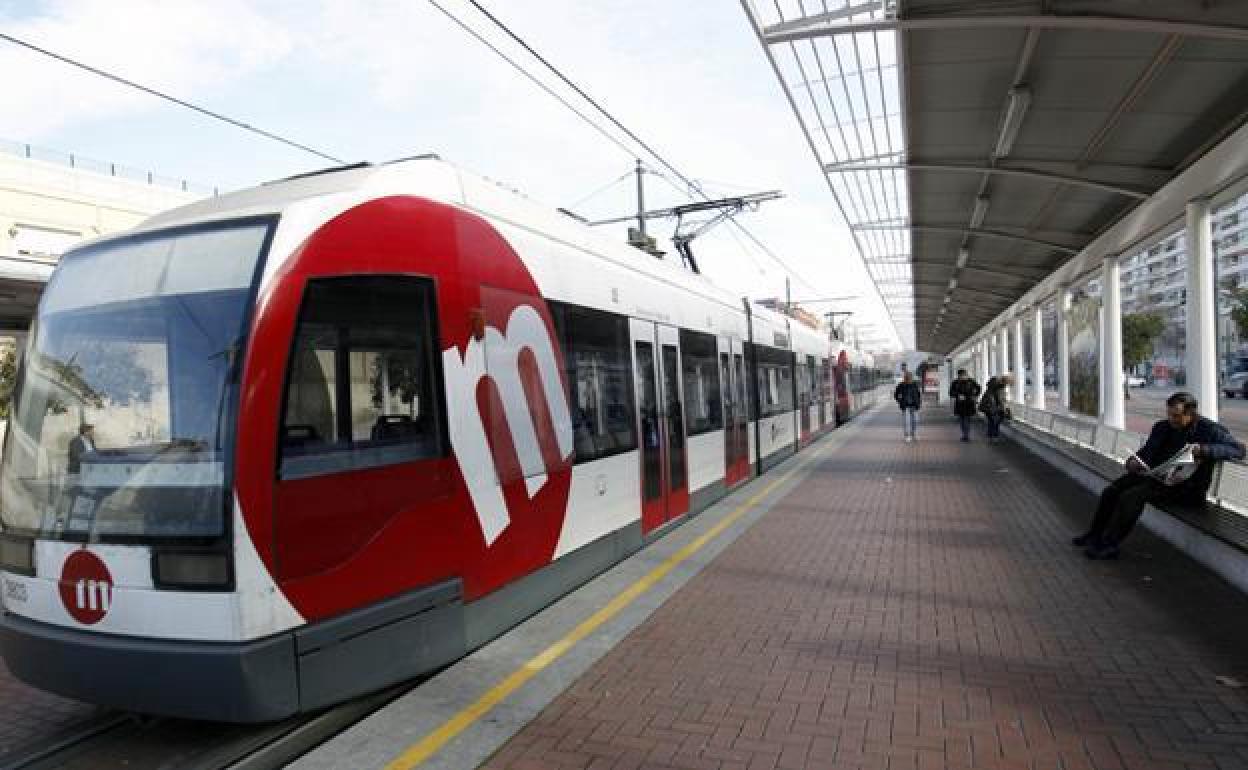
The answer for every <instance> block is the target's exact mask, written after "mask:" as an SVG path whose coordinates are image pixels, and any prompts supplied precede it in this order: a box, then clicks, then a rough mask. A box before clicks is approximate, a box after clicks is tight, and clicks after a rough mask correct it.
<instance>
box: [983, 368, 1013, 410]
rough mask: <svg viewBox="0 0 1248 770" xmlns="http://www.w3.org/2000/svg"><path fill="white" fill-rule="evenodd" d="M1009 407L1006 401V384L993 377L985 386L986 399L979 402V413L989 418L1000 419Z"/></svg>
mask: <svg viewBox="0 0 1248 770" xmlns="http://www.w3.org/2000/svg"><path fill="white" fill-rule="evenodd" d="M1008 408H1009V407H1008V406H1007V405H1006V401H1005V383H1004V382H1002V381H1001V380H999V379H997V378H996V377H993V378H991V379H989V380H988V382H987V384H985V385H984V397H983V398H981V399H980V400H979V411H981V412H983V413H984V414H985V415H987V416H988V417H994V418H999V417H1001V416H1003V415H1004V414H1005V412H1006V410H1007V409H1008Z"/></svg>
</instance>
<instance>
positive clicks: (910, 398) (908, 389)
mask: <svg viewBox="0 0 1248 770" xmlns="http://www.w3.org/2000/svg"><path fill="white" fill-rule="evenodd" d="M893 400H894V401H896V402H897V406H899V407H901V408H902V409H919V408H920V407H922V406H923V394H922V393H920V392H919V383H917V382H899V383H897V387H896V388H893Z"/></svg>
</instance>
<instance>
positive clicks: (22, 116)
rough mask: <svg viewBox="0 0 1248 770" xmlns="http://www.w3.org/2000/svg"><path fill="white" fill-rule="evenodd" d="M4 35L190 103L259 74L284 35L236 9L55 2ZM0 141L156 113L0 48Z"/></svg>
mask: <svg viewBox="0 0 1248 770" xmlns="http://www.w3.org/2000/svg"><path fill="white" fill-rule="evenodd" d="M0 26H2V27H3V28H4V30H5V31H6V33H8V34H11V35H12V36H14V37H17V38H20V39H23V40H26V41H27V42H30V43H32V44H34V45H38V46H40V47H43V48H47V49H49V50H52V51H55V52H57V53H61V54H64V55H66V56H69V57H72V58H74V59H77V60H79V61H82V62H84V63H86V64H89V65H91V66H94V67H98V68H100V69H103V70H107V71H111V72H114V73H116V74H118V75H120V76H122V77H127V78H130V79H133V80H135V81H137V82H139V83H142V84H144V85H148V86H150V87H153V88H156V89H158V90H166V91H168V92H171V93H173V94H174V95H178V96H184V97H191V98H194V97H195V96H202V95H204V94H208V93H211V92H212V91H213V90H214V89H216V88H218V87H220V86H221V85H222V84H224V83H226V82H229V81H232V80H235V79H237V78H239V77H242V76H243V75H245V74H247V73H249V72H252V71H254V70H256V69H258V68H260V67H263V66H265V65H266V64H269V63H271V62H273V61H275V60H277V59H279V58H281V57H282V56H283V55H285V54H286V53H287V52H288V51H289V50H290V47H291V42H290V39H289V37H288V36H287V34H286V33H285V32H284V31H283V29H282V28H281V27H280V26H277V25H275V24H273V23H272V22H271V21H269V20H267V19H265V18H264V17H263V16H261V15H260V14H259V13H257V12H256V11H255V10H253V8H251V7H250V4H249V3H247V2H245V1H244V0H220V1H219V2H213V3H207V2H195V3H189V2H188V3H184V2H160V1H159V0H57V2H53V3H49V4H48V5H47V6H46V7H45V8H43V9H41V10H40V11H38V12H36V13H34V14H28V15H25V16H23V17H21V18H10V19H6V18H4V16H3V15H0ZM0 72H4V73H9V74H11V76H8V77H6V78H5V83H4V88H3V89H0V136H5V137H10V138H14V139H21V140H28V141H35V142H38V141H39V139H40V138H41V137H42V136H44V135H46V134H48V133H50V132H52V131H55V130H58V129H61V128H63V127H66V126H73V125H75V124H82V123H86V122H89V121H92V120H97V119H100V118H110V117H134V116H135V115H136V113H140V112H145V111H150V110H153V109H161V108H162V106H161V103H160V102H159V101H158V100H156V99H155V98H154V97H152V96H149V95H146V94H143V93H140V92H138V91H135V90H132V89H129V88H125V87H123V86H120V85H117V84H114V83H110V82H108V81H106V80H103V79H101V78H99V77H97V76H94V75H91V74H89V73H86V72H84V71H82V70H78V69H75V68H72V67H69V66H67V65H65V64H63V63H61V62H57V61H54V60H52V59H50V58H47V57H44V56H42V55H40V54H37V53H35V52H32V51H29V50H26V49H23V48H19V47H17V46H14V45H12V44H8V43H5V44H4V45H3V47H0Z"/></svg>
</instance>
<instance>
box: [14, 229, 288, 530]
mask: <svg viewBox="0 0 1248 770" xmlns="http://www.w3.org/2000/svg"><path fill="white" fill-rule="evenodd" d="M269 227H270V224H269V223H267V222H266V223H259V224H257V223H255V222H254V221H253V222H248V223H239V224H223V225H219V226H212V227H208V228H197V229H194V230H186V231H181V232H177V231H175V232H172V233H167V234H157V235H154V236H150V237H149V236H143V237H137V238H131V239H126V240H122V241H117V242H110V243H103V244H99V245H97V246H89V247H86V248H85V249H83V250H81V251H78V252H73V253H70V254H68V255H66V256H65V258H64V259H63V260H62V261H61V264H60V266H59V267H58V268H57V270H56V273H55V274H54V275H53V277H52V280H51V282H50V283H49V284H48V287H47V291H46V292H45V294H44V297H43V301H42V303H41V305H40V308H39V316H38V318H37V320H36V324H35V328H34V330H33V332H32V335H31V345H30V348H29V351H28V353H27V356H26V358H25V361H24V364H23V367H22V371H21V374H20V376H19V380H20V382H19V384H18V388H17V392H16V393H15V398H14V404H13V414H12V415H11V418H10V426H9V430H8V436H7V437H6V446H5V455H4V465H3V468H2V469H0V521H3V525H4V528H5V530H8V531H10V532H16V533H23V534H32V535H36V536H38V537H44V538H60V539H73V540H78V539H84V540H110V539H119V540H125V539H130V538H184V537H191V538H212V537H217V536H220V535H222V534H223V533H224V532H225V512H226V510H227V502H228V496H227V490H226V485H225V480H226V469H227V468H228V467H229V465H228V460H229V459H230V458H229V452H230V447H231V445H232V439H233V434H234V422H235V420H234V410H235V408H236V406H235V404H236V401H237V382H238V369H239V367H241V361H240V360H239V359H240V352H241V350H242V345H243V339H244V334H245V327H244V324H245V323H246V320H247V317H248V313H247V303H248V300H249V298H250V296H251V285H252V281H253V280H254V276H255V274H256V267H257V264H258V261H259V259H260V254H261V251H262V249H263V245H264V242H265V238H266V236H267V234H268V230H269Z"/></svg>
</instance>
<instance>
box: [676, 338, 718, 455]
mask: <svg viewBox="0 0 1248 770" xmlns="http://www.w3.org/2000/svg"><path fill="white" fill-rule="evenodd" d="M715 352H716V351H715V338H714V337H713V336H711V335H710V334H701V333H698V332H691V331H687V330H685V329H681V331H680V365H681V370H682V371H681V376H682V378H683V379H684V383H685V432H686V433H687V434H688V435H690V436H696V435H698V434H700V433H707V432H709V431H713V430H721V429H722V428H723V427H724V414H723V413H724V405H723V395H722V393H721V391H720V389H719V367H718V366H717V365H716V363H715Z"/></svg>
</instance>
